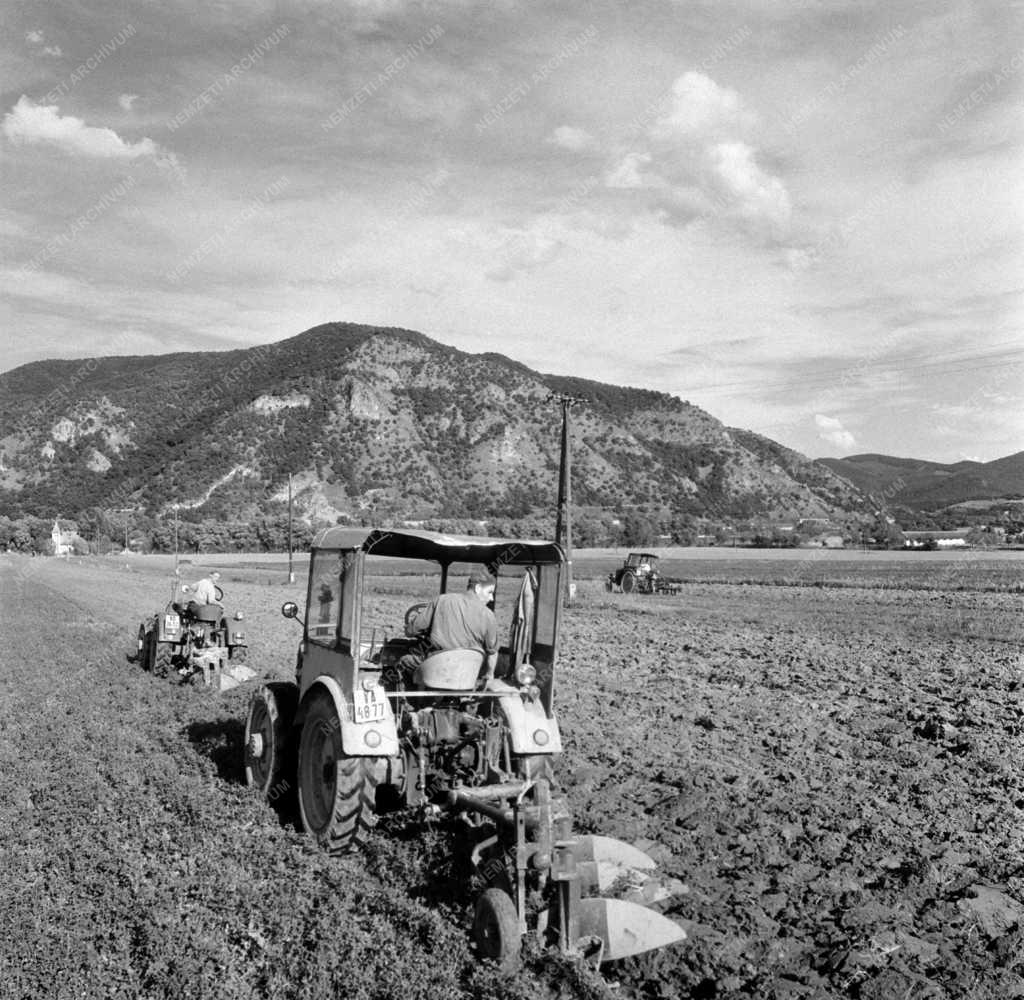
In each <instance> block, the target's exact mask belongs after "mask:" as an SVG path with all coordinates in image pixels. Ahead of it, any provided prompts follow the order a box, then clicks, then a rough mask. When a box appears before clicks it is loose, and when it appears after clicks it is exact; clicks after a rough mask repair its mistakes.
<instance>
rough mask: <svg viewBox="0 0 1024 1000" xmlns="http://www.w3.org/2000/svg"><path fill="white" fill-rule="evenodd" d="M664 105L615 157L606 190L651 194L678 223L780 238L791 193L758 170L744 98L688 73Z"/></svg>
mask: <svg viewBox="0 0 1024 1000" xmlns="http://www.w3.org/2000/svg"><path fill="white" fill-rule="evenodd" d="M663 104H664V105H666V107H665V108H664V110H663V112H662V113H661V114H660V116H659V117H657V118H655V119H654V120H653V121H652V122H651V123H650V124H649V125H647V127H646V128H645V129H643V131H642V136H641V142H640V143H637V144H635V146H634V148H632V149H629V150H625V151H620V152H619V153H618V155H617V158H616V161H615V163H614V165H613V166H612V167H611V168H610V169H609V170H608V172H607V174H606V175H605V185H606V186H607V187H612V188H633V189H636V190H638V191H640V192H646V193H647V197H648V200H649V201H650V203H651V207H652V208H653V209H655V210H656V211H659V212H661V213H662V215H663V216H664V217H665V218H666V219H667V220H668V221H669V222H671V223H673V224H676V225H683V226H685V225H687V224H689V223H690V222H692V221H693V220H694V219H696V218H701V217H703V218H705V219H717V220H721V221H724V222H726V223H727V224H731V225H732V226H734V227H735V228H738V229H741V230H744V231H746V232H748V233H751V234H753V235H755V236H757V237H760V238H767V239H773V240H778V239H781V238H782V237H783V236H784V235H785V234H786V233H787V232H788V230H789V225H790V219H791V216H792V204H791V201H790V197H789V192H788V191H787V189H786V185H785V184H784V182H783V181H782V179H781V178H779V177H775V176H773V175H772V174H769V173H768V172H767V171H765V170H764V169H763V168H762V167H761V166H760V165H759V164H758V162H757V150H756V149H755V148H754V146H753V145H752V144H751V143H750V142H749V141H748V140H747V138H746V136H747V134H748V133H749V132H750V130H751V129H752V128H753V126H754V125H755V124H756V120H755V117H754V115H753V114H752V113H751V112H749V111H748V110H747V109H746V108H745V107H744V106H743V102H742V100H741V99H740V96H739V94H738V93H737V92H736V91H735V90H731V89H729V88H728V87H722V86H719V85H718V84H717V83H716V82H715V81H714V80H712V79H711V77H709V76H706V75H705V74H703V73H698V72H694V71H691V72H687V73H684V74H683V75H682V76H680V77H678V78H677V79H676V80H675V82H674V83H673V84H672V89H671V92H670V94H669V95H668V97H667V98H666V100H665V101H664V102H663ZM637 147H639V148H637ZM641 167H644V168H645V169H644V170H643V171H642V172H641V169H640V168H641Z"/></svg>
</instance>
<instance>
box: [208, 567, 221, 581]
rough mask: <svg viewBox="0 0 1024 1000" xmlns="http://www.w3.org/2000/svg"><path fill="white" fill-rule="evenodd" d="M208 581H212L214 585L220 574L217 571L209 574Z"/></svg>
mask: <svg viewBox="0 0 1024 1000" xmlns="http://www.w3.org/2000/svg"><path fill="white" fill-rule="evenodd" d="M210 579H211V580H213V582H214V583H216V582H217V581H218V580H219V579H220V573H219V572H218V571H217V570H214V571H213V572H212V573H211V574H210Z"/></svg>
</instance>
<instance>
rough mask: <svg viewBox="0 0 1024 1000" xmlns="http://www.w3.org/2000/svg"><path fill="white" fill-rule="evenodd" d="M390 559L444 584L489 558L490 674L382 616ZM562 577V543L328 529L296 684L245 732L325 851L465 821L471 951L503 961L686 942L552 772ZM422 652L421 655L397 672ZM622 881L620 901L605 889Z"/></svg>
mask: <svg viewBox="0 0 1024 1000" xmlns="http://www.w3.org/2000/svg"><path fill="white" fill-rule="evenodd" d="M389 558H390V559H394V558H400V559H402V560H416V561H418V562H420V563H422V564H424V566H425V567H430V569H431V571H433V572H436V574H437V575H436V578H435V579H436V583H435V586H437V588H438V592H440V593H444V592H445V591H447V590H448V589H449V583H450V582H451V580H450V576H451V575H452V572H453V571H454V572H458V573H460V574H461V573H464V572H469V570H470V569H472V567H474V566H481V565H483V566H486V567H487V568H488V570H489V571H490V572H491V573H492V574H493V575H495V576H496V577H497V578H498V587H497V592H496V596H495V599H494V602H492V603H498V604H499V606H500V607H501V608H502V609H503V610H510V611H511V614H510V616H509V620H510V624H509V633H508V636H509V638H508V643H507V645H505V646H503V647H502V648H501V649H499V656H498V666H497V670H496V673H495V676H494V678H492V679H490V680H486V676H485V672H484V671H483V670H482V668H483V667H484V663H485V660H484V657H483V655H482V653H481V652H479V651H476V650H465V649H462V650H450V649H449V650H444V651H440V652H428V651H427V650H428V649H429V646H424V636H423V635H422V634H415V633H414V634H410V633H413V630H414V628H415V620H416V615H415V614H414V613H413V612H415V611H416V610H417V609H416V606H414V607H412V608H409V610H408V611H407V612H406V613H405V616H404V620H401V616H400V615H399V614H398V613H397V612H394V613H390V612H389V613H385V612H383V611H381V607H382V605H381V601H380V598H379V596H378V595H374V594H373V593H371V592H369V590H370V588H369V587H368V585H367V580H368V578H369V576H370V574H371V573H372V572H373V570H374V567H375V566H380V565H381V564H382V563H386V561H387V559H389ZM565 571H566V565H565V558H564V555H563V553H562V550H561V549H560V548H559V547H558V546H557V545H555V544H554V543H551V542H545V541H521V540H503V539H486V538H470V537H460V536H451V535H444V534H436V533H433V532H428V531H416V530H411V529H408V530H407V529H400V530H383V529H368V528H358V529H357V528H344V527H334V528H328V529H325V530H324V531H322V532H321V533H320V534H319V535H318V536H317V537H316V539H315V540H314V542H313V548H312V553H311V557H310V566H309V581H308V589H307V598H306V610H305V614H304V616H303V615H300V612H299V609H298V606H297V605H296V604H294V603H293V602H288V603H286V604H284V605H283V607H282V608H281V611H282V614H284V615H285V617H287V618H294V619H300V618H303V617H304V620H305V624H304V629H303V637H302V640H301V642H300V645H299V655H298V662H297V667H296V678H295V683H291V682H283V681H282V682H276V683H270V684H266V685H264V686H263V687H262V688H260V689H259V690H258V691H257V692H256V693H255V694H254V696H253V699H252V701H251V704H250V708H249V715H248V719H247V721H246V726H245V776H246V781H247V783H248V784H249V785H250V786H251V787H253V788H254V789H256V790H257V791H258V792H259V793H261V794H262V795H264V796H265V797H266V798H267V799H268V800H269V801H270V802H276V801H278V800H279V799H280V798H281V796H282V795H283V794H284V792H285V791H287V790H288V789H290V788H297V793H298V795H297V797H298V809H299V813H300V815H301V819H302V823H303V825H304V826H305V828H306V830H307V831H308V832H309V833H310V834H311V835H312V836H313V837H315V838H316V840H317V842H318V843H319V844H320V845H321V846H322V847H324V848H325V849H327V850H328V851H330V852H332V853H342V852H346V851H349V850H352V849H354V848H358V847H359V846H360V845H362V844H363V843H365V841H366V839H367V837H368V836H369V834H370V830H371V828H372V827H373V825H374V823H375V817H376V815H377V813H379V812H383V811H392V810H402V809H409V810H418V812H419V814H420V815H421V816H424V817H426V816H431V815H441V814H449V815H460V816H462V817H463V818H464V820H465V826H466V828H467V829H468V830H469V831H470V835H471V837H472V846H471V847H470V848H469V860H470V862H471V865H472V868H473V871H474V873H475V882H476V884H477V888H478V890H479V895H478V896H477V900H476V909H475V917H474V922H473V935H474V938H475V941H476V945H477V950H478V952H479V954H480V955H481V956H483V957H486V958H489V959H492V960H494V961H496V962H497V963H498V964H499V966H500V967H501V968H503V969H505V970H508V969H511V968H512V967H513V966H514V965H515V963H516V961H517V959H518V955H519V950H520V944H521V940H522V937H523V935H525V934H528V933H533V934H535V935H536V936H537V938H538V939H540V940H541V941H542V942H543V941H550V942H551V943H553V944H558V946H559V947H560V948H561V950H562V951H563V952H564V953H566V954H575V955H584V956H585V957H587V958H588V959H589V960H590V961H591V962H593V963H594V964H598V963H600V962H603V961H611V960H613V959H618V958H623V957H626V956H628V955H634V954H638V953H640V952H643V951H648V950H650V949H652V948H658V947H663V946H665V945H668V944H671V943H674V942H676V941H680V940H682V939H683V938H684V937H685V934H684V933H683V931H682V929H681V928H680V927H679V926H678V924H676V923H675V922H673V921H672V920H670V919H669V918H667V917H665V916H664V915H662V914H660V913H658V912H656V911H655V910H652V909H650V908H649V907H648V906H646V905H642V904H643V903H649V902H654V901H657V900H658V899H664V898H666V896H668V895H670V894H671V890H668V889H665V886H664V882H663V881H662V880H660V879H659V878H658V877H657V875H656V873H655V871H654V867H655V866H654V862H653V861H652V860H651V859H650V858H649V857H648V856H647V855H646V854H644V853H642V852H641V851H639V850H637V849H636V848H633V847H631V846H630V845H628V844H624V843H622V842H620V841H617V840H613V839H611V838H607V837H600V836H578V835H575V834H574V833H573V830H572V818H571V816H570V814H569V809H568V805H567V802H566V799H565V796H564V794H563V793H561V792H560V791H559V790H558V785H557V782H556V781H555V779H554V773H553V763H554V760H555V757H556V755H557V754H559V753H560V752H561V749H562V736H561V731H560V729H559V725H558V720H557V718H556V716H555V711H554V691H555V671H556V663H557V656H558V640H559V625H560V617H561V609H562V595H563V592H564V586H565V583H564V574H565ZM505 585H510V589H509V592H508V593H507V594H506V593H504V590H505ZM502 598H503V599H504V600H502ZM506 602H507V603H506ZM420 606H422V605H420ZM391 618H395V619H396V621H391V620H390V619H391ZM418 647H419V648H420V650H421V651H424V652H426V655H425V658H423V659H422V660H421V661H420V662H419V664H418V666H416V667H415V670H414V671H412V672H409V671H408V670H407V669H403V668H404V667H406V666H407V664H408V661H406V664H400V662H399V661H400V660H402V658H403V657H406V656H407V655H408V654H410V652H411V651H413V650H416V649H417V648H418ZM625 738H626V737H625V736H623V739H625ZM612 889H614V891H615V892H616V893H617V898H606V897H602V896H599V895H596V893H598V892H608V891H610V890H612ZM630 893H632V897H633V898H632V899H627V898H624V897H626V896H628V895H629V894H630ZM637 900H640V901H637Z"/></svg>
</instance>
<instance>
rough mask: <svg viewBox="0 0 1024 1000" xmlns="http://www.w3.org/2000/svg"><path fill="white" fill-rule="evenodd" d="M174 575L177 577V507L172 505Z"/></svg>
mask: <svg viewBox="0 0 1024 1000" xmlns="http://www.w3.org/2000/svg"><path fill="white" fill-rule="evenodd" d="M174 575H175V576H177V575H178V505H177V504H175V505H174Z"/></svg>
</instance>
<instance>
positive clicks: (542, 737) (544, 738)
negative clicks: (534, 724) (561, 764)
mask: <svg viewBox="0 0 1024 1000" xmlns="http://www.w3.org/2000/svg"><path fill="white" fill-rule="evenodd" d="M550 738H551V737H549V736H548V731H547V730H546V729H535V730H534V731H533V742H534V743H535V744H536V745H537V746H539V747H546V746H547V745H548V740H549V739H550Z"/></svg>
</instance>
